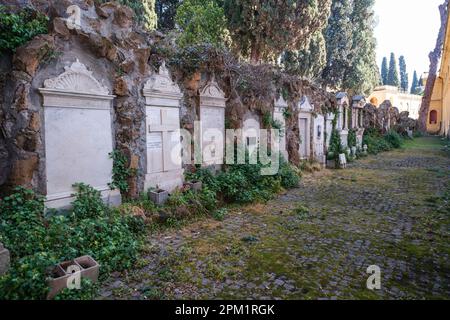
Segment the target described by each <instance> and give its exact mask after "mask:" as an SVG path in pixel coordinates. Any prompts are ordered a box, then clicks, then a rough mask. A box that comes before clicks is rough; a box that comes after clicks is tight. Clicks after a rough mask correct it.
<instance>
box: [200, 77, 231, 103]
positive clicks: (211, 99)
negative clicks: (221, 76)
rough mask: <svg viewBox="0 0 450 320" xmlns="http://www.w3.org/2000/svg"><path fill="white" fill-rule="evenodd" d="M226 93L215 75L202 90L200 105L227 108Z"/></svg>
mask: <svg viewBox="0 0 450 320" xmlns="http://www.w3.org/2000/svg"><path fill="white" fill-rule="evenodd" d="M225 102H226V98H225V93H224V92H223V91H222V89H220V87H219V85H218V84H217V81H216V79H215V77H213V78H212V79H211V80H210V81H208V83H207V84H206V85H205V86H204V87H203V89H201V90H200V105H201V106H205V107H221V108H225V105H226V104H225Z"/></svg>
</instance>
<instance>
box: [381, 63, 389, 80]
mask: <svg viewBox="0 0 450 320" xmlns="http://www.w3.org/2000/svg"><path fill="white" fill-rule="evenodd" d="M388 72H389V71H388V62H387V58H386V57H384V58H383V63H382V64H381V81H382V84H383V85H384V86H385V85H387V82H388Z"/></svg>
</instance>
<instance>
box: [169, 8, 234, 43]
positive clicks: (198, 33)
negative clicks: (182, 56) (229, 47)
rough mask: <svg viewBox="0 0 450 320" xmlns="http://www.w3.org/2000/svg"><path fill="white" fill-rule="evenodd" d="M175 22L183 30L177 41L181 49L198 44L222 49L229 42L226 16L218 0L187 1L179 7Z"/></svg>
mask: <svg viewBox="0 0 450 320" xmlns="http://www.w3.org/2000/svg"><path fill="white" fill-rule="evenodd" d="M175 20H176V23H177V25H178V26H179V27H180V29H181V30H182V33H181V34H180V36H179V37H178V39H177V42H178V44H179V45H180V46H181V47H186V46H188V45H193V44H198V43H209V44H212V45H215V46H219V47H220V46H222V45H224V43H225V42H226V41H227V37H228V30H227V28H226V25H227V22H226V19H225V14H224V11H223V8H222V7H220V6H219V5H218V4H217V1H216V0H185V1H183V2H182V3H181V5H180V6H179V7H178V10H177V14H176V18H175Z"/></svg>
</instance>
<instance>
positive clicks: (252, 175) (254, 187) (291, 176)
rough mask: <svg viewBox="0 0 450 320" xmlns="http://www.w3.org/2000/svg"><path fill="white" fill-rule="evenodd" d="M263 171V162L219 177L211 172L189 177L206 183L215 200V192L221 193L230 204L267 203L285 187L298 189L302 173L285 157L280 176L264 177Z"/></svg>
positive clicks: (234, 167) (240, 166)
mask: <svg viewBox="0 0 450 320" xmlns="http://www.w3.org/2000/svg"><path fill="white" fill-rule="evenodd" d="M247 157H248V156H247ZM263 168H264V166H263V165H262V164H261V163H258V164H248V163H247V164H237V165H230V166H228V167H227V168H226V170H225V171H223V172H221V173H219V174H217V176H214V174H213V173H212V172H211V171H210V170H208V169H196V171H195V172H194V173H189V174H187V178H188V180H198V181H202V183H203V186H204V187H206V188H207V190H208V191H209V192H211V197H212V195H213V193H214V194H217V195H218V196H221V197H222V200H223V201H225V202H228V203H251V202H255V201H267V200H269V199H271V198H272V197H273V196H274V195H275V194H277V193H278V192H279V191H280V190H281V189H282V188H286V189H291V188H295V187H298V185H299V182H300V177H299V174H298V172H296V170H295V168H294V167H292V166H291V165H290V164H289V163H288V162H287V161H286V160H284V158H283V157H281V159H280V167H279V170H278V173H277V174H276V175H273V176H265V175H261V169H263Z"/></svg>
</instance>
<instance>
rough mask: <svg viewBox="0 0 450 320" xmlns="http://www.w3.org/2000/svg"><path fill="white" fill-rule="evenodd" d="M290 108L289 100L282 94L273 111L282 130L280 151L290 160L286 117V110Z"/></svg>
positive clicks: (274, 117)
mask: <svg viewBox="0 0 450 320" xmlns="http://www.w3.org/2000/svg"><path fill="white" fill-rule="evenodd" d="M287 108H288V104H287V102H286V101H285V100H284V98H283V97H282V96H280V98H279V99H278V100H277V101H275V109H274V112H273V119H274V120H275V121H278V122H279V123H280V124H281V126H282V130H281V132H280V152H281V154H282V155H283V157H284V158H285V159H286V160H289V155H288V151H287V148H286V119H285V118H284V112H285V111H286V109H287Z"/></svg>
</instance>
